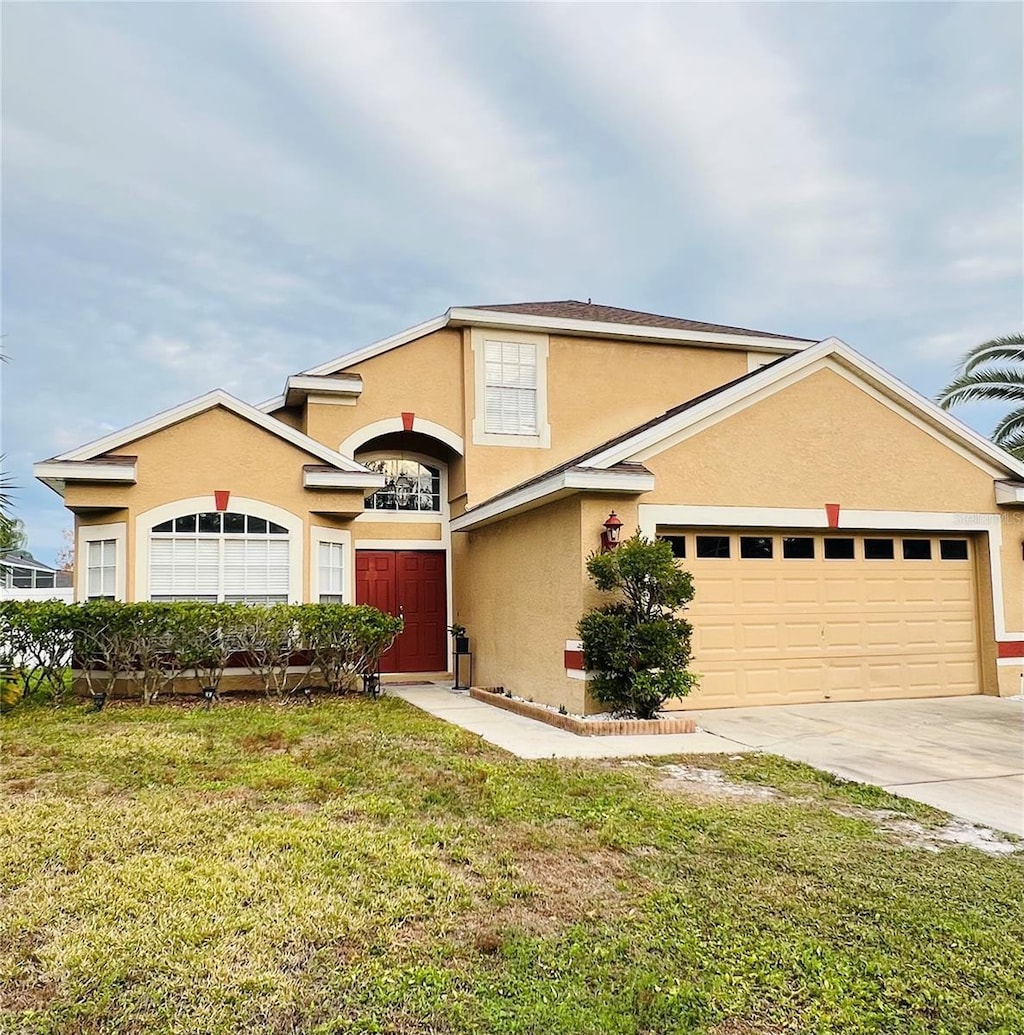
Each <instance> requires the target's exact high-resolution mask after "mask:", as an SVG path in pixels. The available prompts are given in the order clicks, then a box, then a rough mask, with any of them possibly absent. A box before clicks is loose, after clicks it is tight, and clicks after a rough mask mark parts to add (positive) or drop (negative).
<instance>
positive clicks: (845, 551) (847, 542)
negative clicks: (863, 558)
mask: <svg viewBox="0 0 1024 1035" xmlns="http://www.w3.org/2000/svg"><path fill="white" fill-rule="evenodd" d="M853 556H854V554H853V540H852V539H839V538H832V539H826V540H825V560H827V561H852V560H853Z"/></svg>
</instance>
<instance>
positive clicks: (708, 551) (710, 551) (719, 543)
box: [696, 535, 729, 557]
mask: <svg viewBox="0 0 1024 1035" xmlns="http://www.w3.org/2000/svg"><path fill="white" fill-rule="evenodd" d="M696 538H697V556H698V557H728V556H729V537H728V536H727V535H699V536H697V537H696Z"/></svg>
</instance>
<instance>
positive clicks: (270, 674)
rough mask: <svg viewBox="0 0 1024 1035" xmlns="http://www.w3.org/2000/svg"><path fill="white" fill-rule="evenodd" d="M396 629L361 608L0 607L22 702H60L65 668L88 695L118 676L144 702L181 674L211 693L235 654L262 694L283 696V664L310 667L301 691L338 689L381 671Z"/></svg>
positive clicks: (397, 622) (5, 661) (4, 650)
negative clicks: (315, 682)
mask: <svg viewBox="0 0 1024 1035" xmlns="http://www.w3.org/2000/svg"><path fill="white" fill-rule="evenodd" d="M401 631H402V620H401V619H400V618H394V617H392V616H391V615H386V614H383V613H382V612H380V611H378V610H377V609H376V608H373V607H368V606H365V605H350V604H274V605H259V604H219V603H218V604H214V603H204V602H199V601H183V602H180V603H150V602H140V603H122V602H115V601H111V600H92V601H89V602H87V603H83V604H65V603H63V602H61V601H57V600H51V601H39V602H36V601H4V602H2V603H0V669H5V670H9V671H10V672H11V673H12V674H13V675H15V676H16V677H17V679H16V682H17V685H18V686H19V687H22V686H23V687H24V695H25V696H26V697H28V696H30V694H32V693H33V692H34V691H38V690H40V689H43V690H45V691H46V692H47V693H48V695H49V697H50V698H51V699H52V700H54V701H56V702H60V701H61V700H63V698H64V695H65V693H66V689H67V686H68V680H67V678H66V677H67V672H68V668H69V666H72V667H73V668H74V669H75V670H76V671H77V672H78V673H79V674H80V675H81V676H82V678H83V679H84V681H85V684H86V686H87V688H88V689H89V692H90V693H92V694H94V695H95V694H100V693H106V692H108V691H109V690H110V689H111V688H112V687H113V686H114V685H115V684H116V683H117V681H118V680H120V679H124V680H128V681H129V682H130V683H131V684H133V685H134V686H135V688H136V689H137V692H138V696H139V697H140V698H141V699H142V700H143V701H144V702H146V703H149V702H151V701H154V700H156V698H157V697H158V696H159V695H160V694H161V693H162V692H164V691H165V690H167V689H168V688H172V687H173V686H174V682H175V679H176V678H177V677H179V676H182V675H185V676H190V677H191V678H193V679H195V680H196V682H197V683H198V685H199V686H200V687H206V686H212V687H213V688H214V689H216V688H217V687H218V686H219V684H220V681H221V678H222V677H223V675H224V670H225V668H226V667H227V665H228V664H229V663H236V664H237V663H238V661H237V659H238V657H239V656H241V658H242V659H244V664H245V665H246V667H247V668H248V669H249V671H250V672H251V673H252V674H253V676H254V678H255V680H256V681H257V682H258V684H259V687H260V689H262V690H263V691H264V692H265V693H266V694H268V695H281V694H283V693H284V692H285V691H286V690H287V689H288V681H289V672H288V669H289V666H295V665H298V666H299V667H300V668H301V667H302V665H300V662H302V663H304V662H305V661H306V660H308V661H309V666H308V673H304V674H303V677H302V679H301V680H299V685H303V684H304V683H305V682H307V681H311V680H312V679H313V678H314V677H319V680H320V681H321V684H322V685H324V686H326V687H327V688H329V689H330V690H333V691H343V690H347V689H351V688H352V687H353V686H354V684H355V683H356V680H357V679H358V677H359V676H360V675H362V674H363V673H364V672H369V671H372V670H375V669H376V668H377V665H378V663H379V661H380V656H381V655H382V654H383V653H384V651H386V650H387V649H388V648H389V647H390V646H391V645H392V644H393V643H394V641H395V637H396V636H397V635H398V634H399V633H400V632H401ZM293 678H294V673H293ZM6 696H7V697H12V696H13V690H11V689H8V691H7V693H6Z"/></svg>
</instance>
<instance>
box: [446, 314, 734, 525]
mask: <svg viewBox="0 0 1024 1035" xmlns="http://www.w3.org/2000/svg"><path fill="white" fill-rule="evenodd" d="M465 335H466V345H465V363H464V376H465V378H466V428H467V429H469V430H468V431H467V435H466V438H467V440H468V441H467V443H466V469H467V476H466V480H467V484H468V497H469V502H470V504H477V503H480V502H482V501H483V500H486V499H488V498H489V497H490V496H493V495H495V494H496V493H498V492H501V491H502V490H503V489H507V488H509V487H510V486H512V485H515V484H517V483H518V482H520V481H524V480H525V479H527V478H531V477H533V476H534V475H536V474H540V473H541V472H543V471H545V470H547V469H548V468H551V467H554V466H555V465H557V464H560V463H562V462H563V461H565V460H568V459H570V458H571V457H574V456H578V455H579V454H580V453H583V452H585V451H586V450H588V449H590V448H592V447H593V446H595V445H598V444H599V443H601V442H603V441H605V440H606V439H609V438H612V437H614V436H615V435H617V434H619V433H620V432H623V431H627V430H629V429H630V428H633V427H635V426H636V425H638V424H642V423H643V422H644V421H646V420H650V419H651V418H652V417H656V416H659V415H660V414H662V413H664V412H665V410H667V409H669V408H670V407H672V406H675V405H677V404H678V403H681V402H685V401H686V400H687V399H690V398H692V397H693V396H695V395H699V394H701V393H702V392H706V391H707V390H708V389H710V388H714V387H716V386H718V385H721V384H724V383H725V382H727V381H731V380H732V379H733V378H736V377H739V376H740V375H741V374H744V373H746V370H747V356H746V353H745V352H740V351H735V350H730V349H715V348H705V347H699V346H693V347H688V346H673V345H641V344H636V343H632V342H624V341H603V340H601V339H595V338H575V337H574V338H567V337H559V336H558V335H551V337H550V338H549V344H548V353H549V354H548V423H549V424H550V426H551V446H550V448H549V449H539V448H518V447H515V446H493V445H476V444H474V443H473V442H472V425H473V417H474V413H475V406H476V401H475V373H474V366H473V353H472V350H471V348H470V345H469V331H468V330H467V331H466V332H465Z"/></svg>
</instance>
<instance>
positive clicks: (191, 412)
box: [35, 388, 372, 476]
mask: <svg viewBox="0 0 1024 1035" xmlns="http://www.w3.org/2000/svg"><path fill="white" fill-rule="evenodd" d="M218 406H220V407H222V408H223V409H225V410H228V411H230V412H231V413H234V414H235V415H236V416H238V417H241V418H242V419H243V420H247V421H249V422H250V423H252V424H255V425H257V426H258V427H260V428H262V429H263V430H264V431H268V432H270V434H272V435H276V436H277V437H278V438H281V439H284V440H285V441H286V442H289V443H291V444H292V445H293V446H296V447H298V448H299V449H301V450H303V451H304V452H306V453H308V454H310V455H311V456H315V457H316V458H317V459H319V460H322V461H324V462H325V463H327V464H330V465H331V467H333V468H336V469H338V470H341V471H350V472H354V473H358V474H371V473H372V472H370V471H369V470H368V469H367V468H365V467H364V466H363V465H362V464H358V463H356V462H355V460H351V459H349V458H348V457H345V456H342V455H341V453H339V452H337V451H336V450H333V449H329V448H328V447H327V446H325V445H324V444H323V443H322V442H317V441H316V439H314V438H310V437H309V436H308V435H306V434H304V433H303V432H301V431H299V430H298V429H297V428H293V427H291V425H289V424H285V423H283V422H282V421H279V420H276V419H275V418H273V417H270V416H268V415H267V414H266V413H264V412H263V411H262V410H259V409H257V408H256V407H255V406H250V405H249V403H247V402H243V401H242V400H241V399H237V398H235V396H233V395H231V394H230V393H229V392H225V391H224V390H223V389H222V388H215V389H214V390H213V391H212V392H207V393H206V394H205V395H200V396H198V397H197V398H195V399H190V400H189V401H188V402H184V403H182V404H181V405H179V406H174V407H172V408H171V409H169V410H164V411H163V412H162V413H158V414H156V415H155V416H153V417H148V418H147V419H146V420H142V421H139V422H138V423H136V424H132V425H129V426H128V427H126V428H121V429H120V430H119V431H114V432H111V433H110V434H109V435H104V436H103V438H98V439H95V440H94V441H92V442H88V443H86V445H84V446H79V447H78V448H77V449H71V450H69V451H68V452H66V453H61V454H59V455H58V456H55V457H52V458H51V459H50V460H45V461H42V462H41V463H40V464H36V465H35V466H36V467H37V468H38V467H43V466H44V465H52V464H55V463H65V462H72V463H75V462H83V461H90V460H95V458H96V457H98V456H101V455H102V454H104V453H107V452H109V451H110V450H112V449H118V448H120V447H121V446H124V445H127V444H128V443H129V442H134V441H135V440H136V439H140V438H143V437H145V436H146V435H152V434H153V433H154V432H157V431H162V430H163V429H164V428H169V427H171V426H172V425H174V424H179V423H180V422H181V421H183V420H188V419H189V418H190V417H195V416H197V415H198V414H200V413H205V412H206V411H207V410H212V409H214V408H215V407H218ZM121 459H122V461H123V460H124V459H125V458H121ZM132 459H134V458H132ZM109 462H111V463H116V462H117V458H110V461H109ZM37 476H38V475H37Z"/></svg>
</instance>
